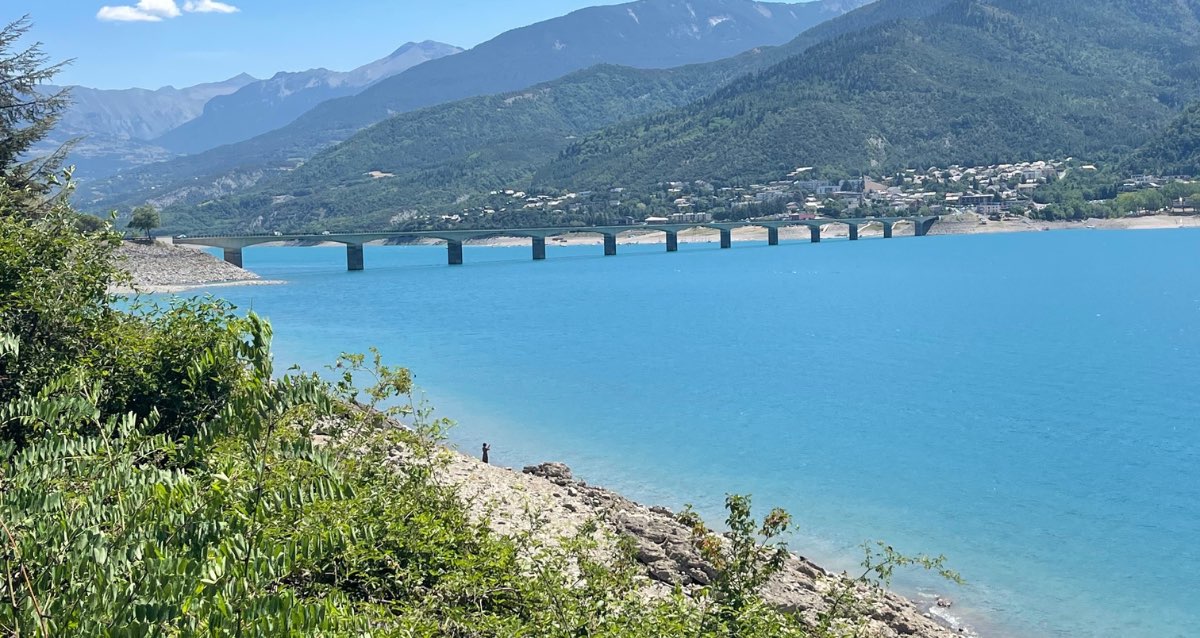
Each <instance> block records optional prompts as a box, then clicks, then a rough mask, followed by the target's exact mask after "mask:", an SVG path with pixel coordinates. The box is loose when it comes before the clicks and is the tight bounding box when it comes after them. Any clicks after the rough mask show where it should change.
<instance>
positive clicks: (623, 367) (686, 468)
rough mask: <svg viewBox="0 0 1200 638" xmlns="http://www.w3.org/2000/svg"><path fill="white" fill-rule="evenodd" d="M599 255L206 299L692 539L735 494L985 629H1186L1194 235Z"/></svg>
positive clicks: (438, 268) (257, 259)
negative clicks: (880, 553)
mask: <svg viewBox="0 0 1200 638" xmlns="http://www.w3.org/2000/svg"><path fill="white" fill-rule="evenodd" d="M764 244H765V242H764ZM620 252H621V254H620V255H619V256H617V257H602V256H601V255H600V253H601V249H600V247H599V246H573V247H559V246H551V247H550V249H549V255H548V256H549V259H548V260H547V261H545V262H533V261H530V260H529V248H527V247H526V248H488V247H467V249H466V253H465V259H466V265H464V266H461V267H453V268H452V267H448V266H446V265H444V264H445V249H444V248H441V247H437V246H424V247H383V246H380V247H375V246H368V247H367V249H366V268H367V269H366V271H364V272H358V273H349V272H346V271H345V250H344V249H342V248H336V247H335V248H323V247H322V248H284V247H278V248H267V247H261V248H251V249H247V250H246V252H245V261H246V266H247V267H248V268H250V269H252V270H255V271H256V272H258V273H260V274H261V275H263V276H264V277H266V278H271V279H283V280H286V281H287V282H288V284H287V285H283V286H275V287H246V288H222V289H214V290H213V291H212V293H213V294H215V295H218V296H221V297H225V298H227V299H230V300H231V301H233V302H234V303H236V304H237V305H238V306H239V307H241V308H243V309H250V308H252V309H253V310H254V311H256V312H258V313H260V314H264V315H266V316H268V317H269V318H270V319H271V320H272V322H273V324H274V326H275V329H276V352H277V359H278V360H279V363H280V364H291V363H299V364H301V365H302V366H305V367H307V368H311V369H316V368H319V367H321V366H323V365H325V364H327V363H330V362H332V361H333V360H334V359H335V358H336V356H337V355H338V353H340V352H342V351H363V350H365V349H366V347H367V346H371V345H374V346H377V347H379V348H380V349H381V350H382V352H383V353H384V355H385V358H386V360H387V361H388V362H390V363H394V364H402V365H406V366H409V367H411V368H412V369H413V370H414V372H415V374H416V377H417V381H418V383H419V384H420V385H421V386H422V387H423V388H424V389H425V391H426V393H427V395H428V398H429V400H430V401H431V402H432V404H433V405H434V406H436V407H437V409H438V412H439V414H441V415H443V416H448V417H451V418H453V419H455V420H457V421H458V423H459V425H458V427H457V428H456V429H455V431H454V432H453V435H452V438H453V440H454V441H455V442H456V443H458V444H459V445H460V446H461V447H462V448H463V449H465V450H467V451H475V450H477V449H478V447H479V445H480V444H481V443H482V442H483V441H488V442H490V443H491V444H492V458H493V460H494V461H497V462H499V463H501V464H504V465H510V466H516V467H519V466H521V465H524V464H527V463H533V462H541V461H546V460H558V461H563V462H566V463H568V464H569V465H570V466H571V467H572V468H574V470H575V472H576V474H577V475H578V476H581V477H582V478H584V479H586V480H588V481H589V482H594V483H599V484H603V485H606V486H609V487H612V488H615V489H618V490H620V491H622V492H624V493H626V494H627V495H629V496H631V497H633V498H635V499H639V500H642V501H645V502H652V503H661V504H665V505H668V506H672V507H679V506H681V505H683V504H685V503H693V504H695V505H696V506H697V508H698V509H699V510H700V511H701V512H702V513H704V514H706V515H707V516H708V517H710V518H712V519H714V520H719V519H720V518H721V506H722V503H723V500H724V496H725V494H726V493H728V492H738V493H750V494H753V496H754V502H755V504H756V506H758V508H759V509H760V513H761V512H765V510H766V508H767V507H769V506H775V505H779V506H783V507H785V508H787V509H789V510H790V511H791V512H792V513H793V514H794V515H795V517H796V519H797V521H798V523H799V525H800V532H799V533H798V534H797V536H796V537H795V538H794V539H792V547H793V549H795V550H796V551H798V552H800V553H802V554H805V555H807V556H810V557H812V558H815V559H817V560H820V561H823V562H824V563H826V564H827V565H828V566H830V567H834V568H838V569H843V568H846V569H848V568H851V567H853V566H854V565H855V564H856V563H857V561H858V560H859V558H860V551H859V549H858V546H859V544H860V543H862V542H863V541H868V540H876V539H883V540H887V541H888V542H889V543H891V544H893V545H894V546H896V547H897V548H898V549H900V550H902V551H906V552H913V553H915V552H929V553H933V554H937V553H944V554H946V555H947V556H948V557H949V559H950V562H951V565H952V566H953V567H954V568H956V569H958V570H959V571H960V572H961V573H962V575H963V577H964V578H966V579H967V581H968V582H969V584H968V585H967V586H966V587H965V588H962V589H955V588H951V587H949V586H947V585H944V584H939V583H937V582H936V581H931V580H928V579H925V578H923V577H906V578H905V579H903V580H901V581H900V582H899V583H898V586H899V587H900V588H901V589H902V590H905V591H907V592H909V593H914V592H916V591H917V590H918V588H926V589H928V588H933V589H936V590H937V591H942V592H946V593H948V594H949V595H950V596H951V597H952V598H954V599H955V600H956V605H955V607H954V608H953V609H952V611H953V612H954V613H955V614H957V615H958V616H960V617H962V618H964V619H965V620H968V621H969V622H970V623H972V624H973V625H975V626H976V627H977V628H979V629H981V630H983V631H984V632H988V633H990V634H991V635H1005V636H1008V635H1012V636H1071V637H1089V636H1096V637H1100V636H1103V637H1110V636H1111V637H1118V636H1120V637H1127V638H1137V637H1155V638H1163V637H1167V638H1170V637H1182V636H1195V635H1196V633H1195V632H1196V631H1197V630H1196V628H1197V627H1200V593H1197V592H1200V569H1198V568H1200V427H1198V425H1197V414H1200V392H1198V391H1200V375H1197V370H1198V368H1200V232H1196V231H1189V230H1167V231H1137V232H1106V231H1079V232H1051V233H1031V234H1014V235H995V236H961V237H925V238H895V239H891V240H880V239H875V240H863V241H860V242H846V241H840V242H839V241H827V242H824V243H821V244H808V243H800V242H796V243H789V242H785V243H784V244H783V245H781V246H778V247H767V246H765V245H756V244H749V243H748V244H737V245H735V247H734V248H733V249H732V250H720V249H718V248H717V247H716V246H715V245H714V244H701V245H686V244H685V245H681V251H680V252H678V253H672V254H667V253H665V252H663V248H662V246H661V245H659V246H624V245H623V246H621V250H620ZM278 367H283V366H278Z"/></svg>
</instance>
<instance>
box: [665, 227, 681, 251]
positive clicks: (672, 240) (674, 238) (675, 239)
mask: <svg viewBox="0 0 1200 638" xmlns="http://www.w3.org/2000/svg"><path fill="white" fill-rule="evenodd" d="M677 250H679V233H673V232H671V231H669V230H668V231H667V252H669V253H673V252H675V251H677Z"/></svg>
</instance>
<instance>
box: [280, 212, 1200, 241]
mask: <svg viewBox="0 0 1200 638" xmlns="http://www.w3.org/2000/svg"><path fill="white" fill-rule="evenodd" d="M1171 228H1200V216H1182V215H1148V216H1144V217H1124V218H1119V219H1088V220H1084V221H1040V220H1034V219H1027V218H1017V219H1006V220H1004V221H990V220H988V219H987V218H986V217H985V216H982V215H978V214H976V213H957V214H954V215H944V216H942V218H941V220H940V221H938V222H937V223H936V224H934V225H933V227H932V228H931V229H930V231H929V236H935V235H943V236H944V235H983V234H996V233H1029V232H1043V231H1055V230H1165V229H1171ZM893 231H894V233H895V235H896V236H897V237H899V236H904V235H911V234H912V232H913V229H912V223H911V222H899V223H897V224H896V225H895V227H894V229H893ZM731 235H732V239H733V241H734V242H765V241H766V240H767V231H766V229H765V228H757V227H746V228H735V229H734V230H733V231H732V232H731ZM821 236H822V237H823V238H826V239H844V238H847V237H848V236H849V229H848V228H847V227H846V226H845V225H844V224H842V223H840V222H837V221H834V220H830V221H829V223H827V224H824V225H823V226H822V227H821ZM859 237H861V238H876V237H883V226H882V224H880V223H878V222H875V223H869V224H865V225H863V226H861V227H860V228H859ZM678 239H679V243H681V244H708V243H717V242H718V241H719V240H720V234H719V233H718V232H717V231H716V230H714V229H711V228H692V229H689V230H685V231H681V232H680V233H679V235H678ZM779 239H780V240H781V241H787V240H803V241H808V240H809V230H808V227H807V226H788V227H784V228H780V229H779ZM665 242H666V239H665V238H664V236H663V234H662V233H661V232H659V231H654V230H645V231H641V232H639V230H638V227H637V226H630V227H629V231H628V232H626V233H624V234H622V235H621V236H619V237H618V238H617V243H618V244H621V245H646V244H651V245H652V244H663V243H665ZM389 243H390V242H386V241H374V242H368V245H372V246H379V245H388V244H389ZM442 243H443V242H441V241H439V240H436V239H421V240H418V241H415V242H405V243H402V244H400V245H413V246H423V245H439V244H442ZM603 243H604V240H603V238H601V237H600V236H599V235H595V234H587V233H583V234H578V235H574V234H568V235H562V236H555V237H548V238H546V245H547V246H550V247H552V246H599V245H601V244H603ZM258 245H259V246H295V245H297V244H296V243H295V242H286V241H280V242H266V243H263V244H258ZM304 245H305V246H326V247H329V246H341V245H342V244H339V243H337V242H315V243H306V244H304ZM464 245H467V246H492V247H501V248H503V247H514V246H528V245H529V239H528V238H526V237H488V238H486V239H474V240H468V241H466V242H464Z"/></svg>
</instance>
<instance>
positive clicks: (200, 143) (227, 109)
mask: <svg viewBox="0 0 1200 638" xmlns="http://www.w3.org/2000/svg"><path fill="white" fill-rule="evenodd" d="M460 51H462V49H460V48H458V47H455V46H451V45H449V44H442V43H441V42H432V41H426V42H421V43H416V42H409V43H407V44H405V45H404V46H402V47H400V48H399V49H397V50H396V51H395V52H394V53H392V54H391V55H389V56H388V57H386V58H383V59H381V60H376V61H375V62H371V63H370V64H366V65H363V66H361V67H359V68H357V69H354V70H353V71H347V72H339V71H330V70H328V69H312V70H309V71H301V72H297V73H288V72H281V73H277V74H276V75H275V76H274V77H272V78H271V79H269V80H260V81H257V82H252V83H250V84H248V85H246V86H243V87H242V88H241V89H239V90H238V91H236V92H234V93H231V94H228V95H222V96H219V97H216V98H214V99H213V100H211V101H210V102H208V103H207V104H206V105H205V106H204V112H203V113H202V114H200V115H199V117H196V118H195V119H192V120H190V121H188V122H186V123H184V124H182V125H181V126H178V127H175V128H173V129H171V130H169V131H167V132H165V133H164V134H163V135H161V136H160V137H157V139H155V140H154V141H155V143H156V144H158V145H159V146H162V147H164V148H166V149H167V150H169V151H172V152H175V153H197V152H200V151H205V150H208V149H210V148H215V147H217V146H221V145H223V144H230V143H233V142H239V141H242V140H246V139H249V138H251V137H254V136H255V135H259V134H261V133H266V132H267V131H272V130H274V129H277V128H279V127H281V126H284V125H286V124H287V123H289V122H291V121H292V120H294V119H296V118H297V117H298V116H300V115H301V114H303V113H304V112H305V111H307V110H309V109H311V108H312V107H314V106H316V105H318V104H320V103H321V102H324V101H326V100H331V99H333V98H338V97H345V96H347V95H354V94H355V93H358V92H359V91H361V90H363V89H364V88H365V87H367V86H370V85H372V84H374V83H376V82H378V81H380V80H384V79H387V78H389V77H391V76H393V75H396V74H397V73H402V72H404V71H405V70H407V69H410V68H412V67H415V66H417V65H418V64H422V63H424V62H428V61H429V60H436V59H438V58H441V57H445V56H447V55H453V54H455V53H458V52H460Z"/></svg>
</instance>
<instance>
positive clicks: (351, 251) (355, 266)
mask: <svg viewBox="0 0 1200 638" xmlns="http://www.w3.org/2000/svg"><path fill="white" fill-rule="evenodd" d="M362 269H363V245H362V244H346V270H351V271H353V270H362Z"/></svg>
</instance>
